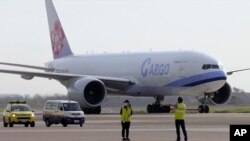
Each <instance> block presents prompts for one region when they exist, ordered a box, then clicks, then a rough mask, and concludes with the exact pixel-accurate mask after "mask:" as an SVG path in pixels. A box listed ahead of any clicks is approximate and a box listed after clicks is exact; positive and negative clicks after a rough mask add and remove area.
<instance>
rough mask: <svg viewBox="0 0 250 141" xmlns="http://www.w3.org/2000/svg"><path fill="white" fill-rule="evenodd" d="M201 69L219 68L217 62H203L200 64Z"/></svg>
mask: <svg viewBox="0 0 250 141" xmlns="http://www.w3.org/2000/svg"><path fill="white" fill-rule="evenodd" d="M202 69H203V70H208V69H219V65H217V64H204V65H203V66H202Z"/></svg>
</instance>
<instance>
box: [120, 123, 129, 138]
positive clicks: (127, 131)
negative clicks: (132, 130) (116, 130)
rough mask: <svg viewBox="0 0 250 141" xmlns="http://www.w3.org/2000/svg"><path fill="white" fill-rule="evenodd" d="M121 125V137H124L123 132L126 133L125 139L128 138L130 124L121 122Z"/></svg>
mask: <svg viewBox="0 0 250 141" xmlns="http://www.w3.org/2000/svg"><path fill="white" fill-rule="evenodd" d="M121 123H122V137H123V138H124V137H125V132H126V138H128V137H129V127H130V122H121Z"/></svg>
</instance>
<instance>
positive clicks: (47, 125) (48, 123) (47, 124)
mask: <svg viewBox="0 0 250 141" xmlns="http://www.w3.org/2000/svg"><path fill="white" fill-rule="evenodd" d="M45 125H46V127H50V125H51V123H50V121H49V119H45Z"/></svg>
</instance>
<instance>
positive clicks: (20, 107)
mask: <svg viewBox="0 0 250 141" xmlns="http://www.w3.org/2000/svg"><path fill="white" fill-rule="evenodd" d="M11 111H31V108H30V107H29V106H28V105H12V106H11Z"/></svg>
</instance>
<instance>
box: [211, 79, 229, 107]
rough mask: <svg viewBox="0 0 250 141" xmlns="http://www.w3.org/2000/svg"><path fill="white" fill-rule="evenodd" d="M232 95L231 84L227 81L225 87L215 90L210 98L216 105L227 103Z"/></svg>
mask: <svg viewBox="0 0 250 141" xmlns="http://www.w3.org/2000/svg"><path fill="white" fill-rule="evenodd" d="M231 96H232V90H231V87H230V85H229V84H228V83H227V82H226V83H225V85H224V86H223V87H221V88H220V89H219V90H217V91H216V92H214V93H213V94H212V95H211V97H210V98H209V100H210V102H212V103H213V104H215V105H220V104H226V103H227V102H228V101H229V100H230V99H231Z"/></svg>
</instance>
